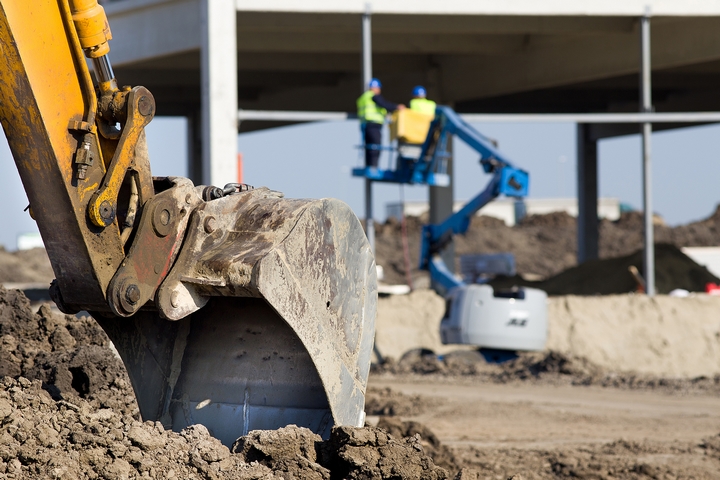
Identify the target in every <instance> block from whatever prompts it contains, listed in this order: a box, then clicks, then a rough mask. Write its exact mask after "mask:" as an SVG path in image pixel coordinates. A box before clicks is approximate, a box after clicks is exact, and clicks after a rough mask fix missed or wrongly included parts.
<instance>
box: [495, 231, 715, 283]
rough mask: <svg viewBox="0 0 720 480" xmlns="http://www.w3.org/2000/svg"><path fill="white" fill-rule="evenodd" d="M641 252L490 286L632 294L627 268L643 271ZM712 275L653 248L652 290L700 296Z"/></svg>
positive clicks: (665, 247)
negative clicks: (535, 278)
mask: <svg viewBox="0 0 720 480" xmlns="http://www.w3.org/2000/svg"><path fill="white" fill-rule="evenodd" d="M643 255H644V252H643V250H638V251H636V252H634V253H632V254H630V255H626V256H623V257H615V258H607V259H603V260H593V261H589V262H585V263H583V264H582V265H578V266H575V267H571V268H569V269H567V270H565V271H564V272H561V273H559V274H557V275H555V276H553V277H550V278H548V279H547V280H544V281H528V280H525V279H523V278H522V277H521V276H519V275H518V276H515V277H510V278H508V277H502V278H496V279H494V280H492V281H491V282H490V285H492V286H493V288H496V289H505V288H510V287H514V286H525V287H534V288H539V289H540V290H544V291H546V292H547V293H548V295H612V294H621V293H629V292H635V291H637V290H638V283H637V281H636V280H635V278H634V277H633V275H632V274H631V273H630V271H629V268H630V267H635V268H637V270H638V271H640V272H642V271H644V265H645V262H644V259H643V258H644V257H643ZM718 282H720V279H718V278H717V277H716V276H715V275H713V274H712V273H710V272H708V270H707V268H705V267H703V266H700V265H698V264H697V263H695V262H694V261H693V260H692V259H691V258H690V257H688V256H687V255H685V254H684V253H682V252H681V251H680V249H678V248H677V247H676V246H674V245H670V244H667V243H660V244H656V245H655V288H656V290H657V292H658V293H665V294H667V293H670V292H671V291H672V290H675V289H676V288H682V289H685V290H688V291H690V292H704V291H705V285H706V284H708V283H718Z"/></svg>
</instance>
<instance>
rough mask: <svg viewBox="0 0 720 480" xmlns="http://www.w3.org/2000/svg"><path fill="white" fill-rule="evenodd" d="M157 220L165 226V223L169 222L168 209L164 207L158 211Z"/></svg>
mask: <svg viewBox="0 0 720 480" xmlns="http://www.w3.org/2000/svg"><path fill="white" fill-rule="evenodd" d="M159 220H160V223H162V224H163V226H167V224H168V223H170V211H169V210H168V209H165V208H164V209H163V210H162V211H161V212H160V215H159Z"/></svg>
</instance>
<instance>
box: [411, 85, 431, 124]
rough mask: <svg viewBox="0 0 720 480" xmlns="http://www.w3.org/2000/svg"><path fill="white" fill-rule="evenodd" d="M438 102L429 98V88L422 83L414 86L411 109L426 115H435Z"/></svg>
mask: <svg viewBox="0 0 720 480" xmlns="http://www.w3.org/2000/svg"><path fill="white" fill-rule="evenodd" d="M435 107H437V103H435V102H433V101H432V100H428V99H427V90H425V87H423V86H422V85H418V86H417V87H415V88H413V98H412V100H410V110H413V111H415V112H418V113H422V114H425V115H432V116H433V117H434V116H435Z"/></svg>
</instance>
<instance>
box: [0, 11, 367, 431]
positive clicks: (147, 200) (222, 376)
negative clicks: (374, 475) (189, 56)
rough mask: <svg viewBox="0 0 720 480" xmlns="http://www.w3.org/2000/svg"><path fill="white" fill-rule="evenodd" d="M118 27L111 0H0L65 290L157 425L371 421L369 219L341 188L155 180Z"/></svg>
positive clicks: (141, 95) (1, 116)
mask: <svg viewBox="0 0 720 480" xmlns="http://www.w3.org/2000/svg"><path fill="white" fill-rule="evenodd" d="M111 38H112V34H111V31H110V27H109V25H108V22H107V18H106V16H105V13H104V11H103V8H102V6H100V5H98V3H97V1H96V0H33V1H32V2H19V1H17V0H0V48H2V53H3V54H2V57H1V58H0V121H1V122H2V125H3V128H4V130H5V134H6V136H7V138H8V142H9V145H10V149H11V151H12V154H13V157H14V159H15V163H16V165H17V168H18V171H19V172H20V177H21V179H22V182H23V185H24V188H25V191H26V192H27V195H28V198H29V200H30V210H31V214H32V215H33V218H34V219H35V220H36V221H37V224H38V227H39V229H40V233H41V235H42V237H43V241H44V243H45V246H46V249H47V252H48V256H49V258H50V262H51V264H52V267H53V270H54V272H55V276H56V280H55V281H54V282H53V285H52V286H51V295H52V297H53V300H54V301H55V302H56V303H57V305H58V307H59V308H60V309H61V310H62V311H64V312H67V313H74V312H78V311H82V310H85V311H88V312H90V313H91V315H92V316H93V317H94V318H95V319H96V320H97V321H98V323H99V324H100V325H101V326H102V327H103V329H104V330H105V331H106V332H107V333H108V335H109V336H110V338H111V340H112V341H113V343H114V344H115V346H116V348H117V349H118V351H119V353H120V356H121V357H122V359H123V362H124V363H125V366H126V368H127V370H128V374H129V376H130V379H131V382H132V384H133V388H134V389H135V393H136V396H137V399H138V405H139V407H140V412H141V415H142V416H143V418H144V419H145V420H157V421H161V422H162V423H163V424H164V425H165V426H166V427H167V428H173V429H175V430H180V429H182V428H184V427H186V426H188V425H191V424H194V423H202V424H204V425H205V426H206V427H208V429H209V430H210V431H211V432H212V433H213V434H214V435H215V436H216V437H218V438H219V439H221V440H222V441H223V442H225V443H228V444H229V443H232V442H233V441H234V440H235V439H236V438H237V437H239V436H241V435H243V434H246V433H247V432H248V431H250V430H254V429H273V428H278V427H281V426H285V425H288V424H297V425H300V426H305V427H308V428H310V429H312V430H314V431H316V432H318V433H320V434H322V435H325V436H326V435H328V434H329V431H330V428H331V427H332V426H333V425H334V424H341V425H360V424H362V422H363V418H364V414H363V408H364V396H365V389H366V385H367V375H368V370H369V365H370V355H371V350H372V342H373V334H374V319H375V309H376V298H377V286H376V276H375V263H374V259H373V256H372V252H371V251H370V248H369V245H368V243H367V240H366V238H365V235H364V233H363V231H362V228H361V225H360V222H359V221H358V219H357V218H356V217H355V215H354V214H353V213H352V212H351V211H350V209H349V208H348V207H347V205H345V204H344V203H342V202H340V201H337V200H333V199H323V200H307V199H304V200H292V199H285V198H283V196H282V194H280V193H278V192H274V191H271V190H268V189H267V188H261V189H256V190H255V189H251V188H246V186H242V185H234V184H229V185H226V186H225V187H224V188H218V187H213V186H195V185H193V184H192V182H190V180H188V179H185V178H178V177H168V178H153V177H152V176H151V173H150V162H149V159H148V154H147V148H146V146H145V133H144V128H145V126H146V125H147V124H148V123H149V122H150V121H151V120H152V118H153V116H154V115H155V102H154V99H153V96H152V94H151V93H150V92H149V91H148V90H147V89H146V88H144V87H141V86H138V87H133V88H130V87H123V88H118V86H117V81H116V80H115V78H114V74H113V71H112V67H111V64H110V62H109V60H108V53H109V50H110V47H109V44H108V41H109V40H110V39H111ZM86 57H87V58H89V59H90V60H91V61H92V65H93V72H94V79H93V76H92V75H91V73H90V71H89V69H88V66H87V63H86Z"/></svg>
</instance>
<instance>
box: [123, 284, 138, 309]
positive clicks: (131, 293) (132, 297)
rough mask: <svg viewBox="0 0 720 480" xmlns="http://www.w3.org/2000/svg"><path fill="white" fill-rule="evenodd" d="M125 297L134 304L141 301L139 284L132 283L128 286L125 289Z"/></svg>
mask: <svg viewBox="0 0 720 480" xmlns="http://www.w3.org/2000/svg"><path fill="white" fill-rule="evenodd" d="M125 299H126V300H127V301H128V303H130V304H132V305H135V304H136V303H137V302H139V301H140V289H139V288H138V286H137V285H135V284H134V283H132V284H130V286H128V287H127V289H126V290H125Z"/></svg>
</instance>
